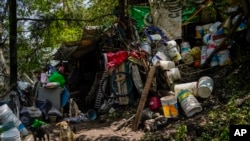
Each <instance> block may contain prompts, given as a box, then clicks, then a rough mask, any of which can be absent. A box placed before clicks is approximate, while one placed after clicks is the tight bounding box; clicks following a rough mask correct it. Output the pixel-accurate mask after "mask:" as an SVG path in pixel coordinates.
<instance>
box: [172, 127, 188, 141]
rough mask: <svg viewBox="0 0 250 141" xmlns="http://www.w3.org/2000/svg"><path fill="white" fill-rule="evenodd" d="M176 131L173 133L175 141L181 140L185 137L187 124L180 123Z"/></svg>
mask: <svg viewBox="0 0 250 141" xmlns="http://www.w3.org/2000/svg"><path fill="white" fill-rule="evenodd" d="M176 130H177V133H176V135H175V139H176V141H183V140H185V139H186V137H187V126H186V125H180V126H179V127H178V128H177V129H176Z"/></svg>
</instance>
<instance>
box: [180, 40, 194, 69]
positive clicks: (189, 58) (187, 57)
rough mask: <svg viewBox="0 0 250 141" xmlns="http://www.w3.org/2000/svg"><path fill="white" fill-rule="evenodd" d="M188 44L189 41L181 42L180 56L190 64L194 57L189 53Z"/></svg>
mask: <svg viewBox="0 0 250 141" xmlns="http://www.w3.org/2000/svg"><path fill="white" fill-rule="evenodd" d="M190 50H191V47H190V44H189V42H182V43H181V57H182V61H183V62H184V63H185V64H187V65H190V64H192V63H193V62H194V58H193V56H192V55H191V54H190Z"/></svg>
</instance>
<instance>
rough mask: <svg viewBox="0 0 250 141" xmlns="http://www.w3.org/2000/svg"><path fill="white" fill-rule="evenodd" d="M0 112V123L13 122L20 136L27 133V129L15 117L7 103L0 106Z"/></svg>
mask: <svg viewBox="0 0 250 141" xmlns="http://www.w3.org/2000/svg"><path fill="white" fill-rule="evenodd" d="M0 113H1V114H0V123H7V122H13V123H14V125H15V127H16V128H17V129H18V130H19V132H20V134H21V136H26V135H28V130H27V129H26V128H25V126H24V124H23V123H22V122H21V121H20V120H19V119H18V118H17V117H16V115H15V114H14V113H13V112H12V110H11V109H10V108H9V106H8V105H7V104H4V105H2V106H0Z"/></svg>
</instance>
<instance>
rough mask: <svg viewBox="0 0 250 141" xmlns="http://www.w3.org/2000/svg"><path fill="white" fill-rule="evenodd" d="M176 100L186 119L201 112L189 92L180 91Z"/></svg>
mask: <svg viewBox="0 0 250 141" xmlns="http://www.w3.org/2000/svg"><path fill="white" fill-rule="evenodd" d="M177 98H178V101H179V102H180V104H181V107H182V109H183V111H184V112H185V114H186V116H187V117H191V116H193V115H194V114H196V113H199V112H201V111H202V107H201V104H200V103H199V102H198V100H197V99H196V98H195V97H194V96H193V94H192V93H191V92H190V91H189V90H182V91H180V92H179V93H178V96H177Z"/></svg>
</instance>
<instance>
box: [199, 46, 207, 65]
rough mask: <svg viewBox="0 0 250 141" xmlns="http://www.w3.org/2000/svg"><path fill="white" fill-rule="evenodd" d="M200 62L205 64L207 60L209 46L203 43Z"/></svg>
mask: <svg viewBox="0 0 250 141" xmlns="http://www.w3.org/2000/svg"><path fill="white" fill-rule="evenodd" d="M200 60H201V61H200V64H201V65H203V64H204V63H205V62H206V60H207V46H206V45H203V46H202V48H201V59H200Z"/></svg>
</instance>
